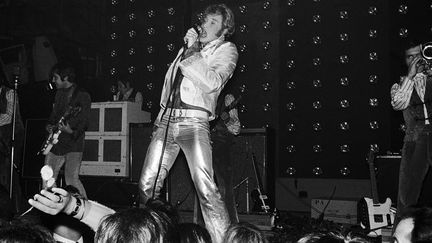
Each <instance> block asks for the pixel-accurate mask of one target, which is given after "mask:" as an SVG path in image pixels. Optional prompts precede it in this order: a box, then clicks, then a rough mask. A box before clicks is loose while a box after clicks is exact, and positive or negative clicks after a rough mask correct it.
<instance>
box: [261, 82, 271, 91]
mask: <svg viewBox="0 0 432 243" xmlns="http://www.w3.org/2000/svg"><path fill="white" fill-rule="evenodd" d="M261 86H262V89H263V90H264V91H265V92H267V91H270V90H271V83H269V82H265V83H263V84H262V85H261Z"/></svg>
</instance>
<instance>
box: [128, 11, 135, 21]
mask: <svg viewBox="0 0 432 243" xmlns="http://www.w3.org/2000/svg"><path fill="white" fill-rule="evenodd" d="M128 17H129V21H134V20H135V19H136V15H135V13H130V14H129V16H128Z"/></svg>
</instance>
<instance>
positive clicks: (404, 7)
mask: <svg viewBox="0 0 432 243" xmlns="http://www.w3.org/2000/svg"><path fill="white" fill-rule="evenodd" d="M398 12H399V13H400V14H407V13H408V6H407V5H405V4H401V5H399V8H398Z"/></svg>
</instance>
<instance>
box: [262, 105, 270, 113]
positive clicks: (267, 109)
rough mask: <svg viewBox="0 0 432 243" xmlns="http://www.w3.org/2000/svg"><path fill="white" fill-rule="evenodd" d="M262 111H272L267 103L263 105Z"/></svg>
mask: <svg viewBox="0 0 432 243" xmlns="http://www.w3.org/2000/svg"><path fill="white" fill-rule="evenodd" d="M262 109H263V111H265V112H268V111H271V110H272V107H271V105H270V104H269V103H267V104H264V105H263V107H262Z"/></svg>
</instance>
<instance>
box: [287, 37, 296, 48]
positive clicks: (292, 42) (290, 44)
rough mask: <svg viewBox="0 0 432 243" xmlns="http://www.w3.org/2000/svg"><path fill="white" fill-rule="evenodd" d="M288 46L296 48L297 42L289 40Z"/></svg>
mask: <svg viewBox="0 0 432 243" xmlns="http://www.w3.org/2000/svg"><path fill="white" fill-rule="evenodd" d="M287 46H288V47H294V46H295V40H293V39H290V40H287Z"/></svg>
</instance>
